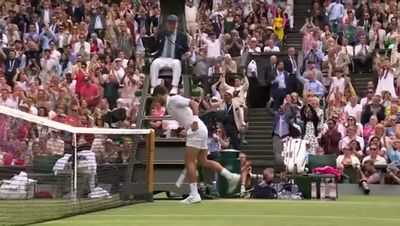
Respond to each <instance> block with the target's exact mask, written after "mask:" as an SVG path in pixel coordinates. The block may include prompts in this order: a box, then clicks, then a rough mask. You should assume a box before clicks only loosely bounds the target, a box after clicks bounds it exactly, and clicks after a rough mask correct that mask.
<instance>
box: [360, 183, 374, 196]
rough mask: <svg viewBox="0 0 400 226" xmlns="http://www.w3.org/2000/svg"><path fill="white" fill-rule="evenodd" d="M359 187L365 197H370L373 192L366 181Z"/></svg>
mask: <svg viewBox="0 0 400 226" xmlns="http://www.w3.org/2000/svg"><path fill="white" fill-rule="evenodd" d="M359 186H360V187H361V189H362V190H363V192H364V194H365V195H369V193H370V191H371V190H370V189H369V186H368V183H367V181H365V180H362V181H360V183H359Z"/></svg>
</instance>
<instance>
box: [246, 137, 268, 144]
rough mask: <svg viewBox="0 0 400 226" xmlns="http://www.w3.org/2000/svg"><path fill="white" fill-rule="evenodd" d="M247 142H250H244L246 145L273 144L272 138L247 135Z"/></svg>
mask: <svg viewBox="0 0 400 226" xmlns="http://www.w3.org/2000/svg"><path fill="white" fill-rule="evenodd" d="M246 140H247V142H249V143H248V144H244V145H249V144H264V145H269V144H272V140H271V139H269V140H268V139H251V138H247V137H246Z"/></svg>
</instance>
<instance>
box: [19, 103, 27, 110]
mask: <svg viewBox="0 0 400 226" xmlns="http://www.w3.org/2000/svg"><path fill="white" fill-rule="evenodd" d="M19 108H26V109H29V106H28V104H27V103H23V104H21V105H19Z"/></svg>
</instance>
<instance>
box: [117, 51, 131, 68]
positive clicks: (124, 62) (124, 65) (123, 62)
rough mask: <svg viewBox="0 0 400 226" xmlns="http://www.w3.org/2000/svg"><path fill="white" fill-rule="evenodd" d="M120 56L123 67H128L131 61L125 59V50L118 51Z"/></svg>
mask: <svg viewBox="0 0 400 226" xmlns="http://www.w3.org/2000/svg"><path fill="white" fill-rule="evenodd" d="M118 58H120V59H121V65H122V67H123V68H127V67H128V62H129V60H128V59H125V53H124V51H119V53H118Z"/></svg>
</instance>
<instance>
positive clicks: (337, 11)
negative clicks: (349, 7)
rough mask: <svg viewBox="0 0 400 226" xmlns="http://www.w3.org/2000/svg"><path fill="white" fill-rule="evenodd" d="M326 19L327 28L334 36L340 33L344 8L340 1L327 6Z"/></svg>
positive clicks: (337, 0)
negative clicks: (327, 22) (327, 18)
mask: <svg viewBox="0 0 400 226" xmlns="http://www.w3.org/2000/svg"><path fill="white" fill-rule="evenodd" d="M328 17H329V26H330V27H331V30H332V31H333V32H334V33H335V34H336V33H337V32H338V31H340V28H341V26H340V25H341V23H342V19H343V17H344V6H343V4H342V3H340V0H336V1H334V2H332V3H331V4H329V6H328Z"/></svg>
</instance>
